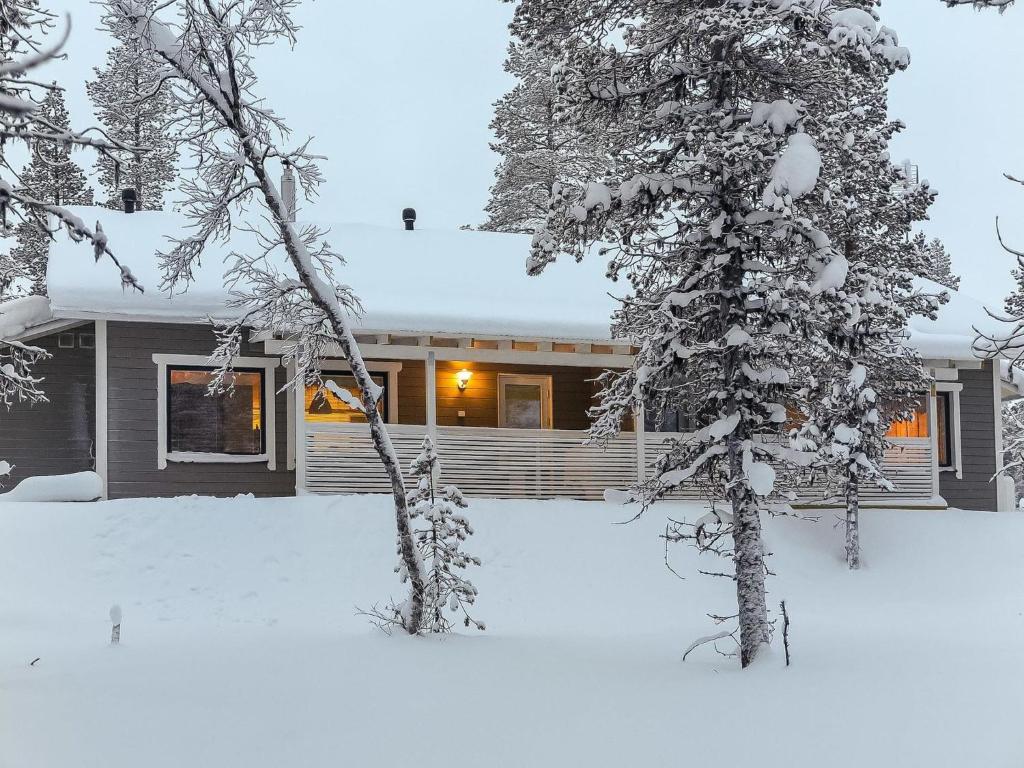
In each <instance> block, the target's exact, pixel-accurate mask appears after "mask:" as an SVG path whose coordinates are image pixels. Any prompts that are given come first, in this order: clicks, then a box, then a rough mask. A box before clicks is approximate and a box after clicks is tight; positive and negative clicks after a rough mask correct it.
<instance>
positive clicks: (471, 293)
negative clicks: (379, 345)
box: [47, 208, 625, 342]
mask: <svg viewBox="0 0 1024 768" xmlns="http://www.w3.org/2000/svg"><path fill="white" fill-rule="evenodd" d="M72 210H73V212H74V213H75V214H76V215H78V216H80V217H82V218H83V219H84V220H85V221H86V222H89V223H92V222H93V221H95V220H99V221H100V223H101V224H102V226H103V230H104V231H105V232H106V233H107V235H108V237H109V242H110V247H111V250H112V251H114V253H116V254H117V255H118V257H119V258H120V259H122V260H123V261H124V262H125V263H126V264H127V265H128V266H129V267H130V268H131V270H132V272H133V273H134V274H135V275H136V276H137V277H138V278H139V280H140V281H141V283H142V284H143V286H145V288H146V292H145V293H143V294H140V293H138V292H135V291H130V290H122V289H121V285H120V278H119V276H118V272H117V270H116V268H115V267H114V266H113V265H112V264H111V263H110V262H109V261H106V260H101V261H100V262H98V263H95V264H94V263H93V259H92V257H91V254H90V251H89V249H87V248H83V247H82V246H81V245H80V244H77V243H73V242H71V241H69V240H68V239H66V238H59V239H58V240H57V242H56V243H54V244H53V245H52V246H51V252H50V260H49V268H48V273H47V283H48V291H49V295H50V300H51V304H52V310H53V314H54V316H55V317H83V318H87V317H95V316H100V315H102V316H105V317H111V318H117V317H124V318H126V319H128V318H132V319H140V320H145V319H151V320H167V321H171V320H175V321H186V322H200V321H203V320H205V319H206V318H207V317H209V316H212V317H217V318H223V317H227V316H228V314H227V311H226V309H225V301H226V299H227V295H226V292H225V290H224V287H223V280H222V276H223V273H224V271H225V266H224V261H225V258H226V257H227V256H228V255H229V254H230V253H231V252H232V251H233V250H234V251H241V250H244V249H246V248H247V247H248V248H251V249H252V251H255V246H254V241H253V237H252V235H250V234H248V233H246V232H235V233H234V234H233V236H232V238H231V242H230V244H229V245H225V244H223V243H217V244H212V245H211V246H210V247H209V248H208V249H207V251H206V252H205V254H204V256H203V262H202V266H201V267H200V268H199V269H197V270H196V281H195V283H193V284H192V285H191V286H189V287H188V289H187V290H186V291H185V292H184V293H178V294H177V295H174V296H170V295H168V294H167V293H166V292H161V291H160V287H159V285H160V267H159V263H158V259H157V257H156V255H155V254H156V252H157V251H158V250H166V249H167V248H168V245H167V237H168V236H170V235H181V234H183V233H184V231H185V230H184V226H185V219H184V217H182V216H180V215H178V214H173V213H158V212H139V213H134V214H130V215H129V214H125V213H121V212H119V211H112V210H109V209H105V208H73V209H72ZM326 226H329V228H330V234H329V235H328V238H327V239H328V241H329V242H330V243H331V245H332V246H333V247H334V248H335V250H337V251H338V252H340V253H341V254H342V255H343V256H344V257H345V260H346V262H347V264H346V265H345V266H344V267H342V268H340V269H338V270H337V272H336V278H337V279H338V280H339V281H341V282H344V283H347V284H348V285H351V286H352V287H353V288H354V290H355V292H356V295H357V296H359V298H360V299H361V301H362V303H363V306H364V308H365V310H366V311H365V315H364V316H363V317H362V318H361V320H360V321H359V322H358V323H357V324H356V329H357V330H358V331H362V332H371V331H372V332H388V333H394V334H399V335H402V334H409V335H428V334H433V335H440V336H443V335H446V334H450V335H476V336H482V337H514V338H531V339H552V340H566V341H582V342H589V341H594V342H601V341H605V342H607V341H610V340H611V335H610V330H609V318H610V316H611V313H612V311H613V309H614V308H615V301H614V299H612V298H611V297H610V296H609V295H608V294H609V292H614V291H616V290H618V291H620V292H621V291H623V290H624V289H625V286H621V285H616V284H614V283H612V282H611V281H610V280H608V279H607V278H606V277H605V275H604V269H605V264H604V263H603V262H602V260H600V259H598V258H594V259H587V260H585V261H584V263H583V264H576V263H574V262H572V261H571V260H565V261H564V262H562V261H560V262H558V263H555V264H552V265H551V266H550V267H549V268H548V269H547V270H546V271H545V272H544V274H543V275H541V276H539V277H529V276H528V275H527V274H526V271H525V266H524V265H525V261H526V257H527V256H528V255H529V243H530V238H529V237H528V236H525V235H508V234H499V233H493V232H476V231H466V230H454V231H439V230H431V229H416V230H415V231H411V232H410V231H406V230H404V229H402V228H401V226H398V227H395V228H389V227H380V226H369V225H362V224H331V225H326Z"/></svg>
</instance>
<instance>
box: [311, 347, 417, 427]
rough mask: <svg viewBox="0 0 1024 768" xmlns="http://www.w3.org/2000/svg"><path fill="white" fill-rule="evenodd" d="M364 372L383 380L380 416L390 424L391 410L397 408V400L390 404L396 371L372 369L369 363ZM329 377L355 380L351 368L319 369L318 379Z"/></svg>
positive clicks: (371, 364)
mask: <svg viewBox="0 0 1024 768" xmlns="http://www.w3.org/2000/svg"><path fill="white" fill-rule="evenodd" d="M399 370H401V366H399ZM366 372H367V373H368V374H370V378H371V379H372V378H374V377H377V378H378V379H383V380H384V394H383V396H382V397H381V400H380V404H381V414H380V415H381V417H382V418H383V419H384V423H385V424H391V423H392V422H391V416H392V409H395V410H397V408H398V404H397V399H396V402H395V403H394V404H392V397H391V387H392V379H393V378H394V379H397V376H395V377H393V376H392V373H397V371H389V370H386V369H384V368H378V367H374V364H373V363H372V362H371V363H367V364H366ZM331 376H349V377H352V378H353V379H354V378H355V377H354V376H353V374H352V369H351V368H345V369H344V370H341V369H334V370H332V369H328V368H321V369H320V377H321V379H322V378H324V377H326V378H330V377H331ZM394 386H396V387H397V386H398V384H397V382H396V383H394ZM304 388H305V387H304ZM303 400H305V392H303ZM302 417H303V418H306V413H305V410H303V413H302ZM306 420H307V421H308V420H309V419H306ZM327 423H331V422H327ZM336 423H342V424H344V423H354V424H363V423H365V422H361V421H356V422H336Z"/></svg>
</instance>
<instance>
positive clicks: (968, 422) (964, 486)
mask: <svg viewBox="0 0 1024 768" xmlns="http://www.w3.org/2000/svg"><path fill="white" fill-rule="evenodd" d="M960 383H962V384H963V385H964V388H963V390H962V391H961V392H960V441H961V447H962V449H963V470H964V471H963V479H962V480H958V479H957V478H956V474H955V473H953V472H940V473H939V493H940V494H942V497H943V498H944V499H945V500H946V501H947V502H948V503H949V505H950V506H951V507H959V508H961V509H987V510H995V509H996V508H997V499H996V484H995V483H994V482H989V481H990V480H991V478H992V475H993V474H995V471H996V443H995V402H994V400H995V392H994V390H993V382H992V363H991V362H985V363H984V365H983V366H982V368H981V369H980V370H973V371H972V370H961V371H960Z"/></svg>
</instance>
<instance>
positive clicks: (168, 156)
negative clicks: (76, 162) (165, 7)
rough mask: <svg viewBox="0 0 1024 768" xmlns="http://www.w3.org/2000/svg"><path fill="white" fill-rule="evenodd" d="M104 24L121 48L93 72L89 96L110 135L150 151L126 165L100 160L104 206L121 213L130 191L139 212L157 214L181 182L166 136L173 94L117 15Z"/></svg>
mask: <svg viewBox="0 0 1024 768" xmlns="http://www.w3.org/2000/svg"><path fill="white" fill-rule="evenodd" d="M155 5H156V0H148V2H147V4H146V7H147V8H148V9H152V8H153V7H154V6H155ZM103 23H104V25H105V27H106V29H107V31H108V32H109V33H110V35H111V36H112V37H113V38H114V40H115V41H116V43H115V45H114V46H113V47H112V48H111V49H110V50H109V51H108V52H107V60H106V63H105V65H104V66H103V67H102V68H99V67H97V68H95V69H94V70H93V71H94V72H95V74H96V77H95V79H94V80H92V81H90V82H88V83H86V86H85V88H86V91H87V92H88V94H89V98H90V99H91V100H92V103H93V104H94V105H95V107H96V115H97V116H98V117H99V119H100V122H101V123H102V124H103V125H104V126H105V127H106V128H107V131H108V132H109V133H110V135H111V136H114V137H115V138H117V139H120V140H121V141H123V142H125V143H127V144H130V145H132V146H136V147H146V151H145V152H138V153H135V154H133V155H129V156H128V157H127V158H125V160H124V161H123V162H121V163H115V162H114V161H113V159H112V158H110V157H106V156H103V155H100V156H98V157H97V158H96V171H97V174H98V176H99V181H100V184H101V185H102V187H103V196H102V202H103V205H106V206H108V207H110V208H119V207H120V206H121V204H122V201H121V191H122V189H123V188H124V187H126V186H128V187H133V188H134V189H135V193H136V199H137V206H138V208H139V209H140V210H144V209H145V210H157V211H158V210H161V209H162V208H163V205H164V196H165V195H166V194H167V192H168V191H169V190H170V189H171V188H172V185H173V182H174V179H175V177H176V160H177V154H178V153H177V148H176V146H175V142H174V141H173V140H172V139H171V137H170V136H169V135H168V133H167V126H168V123H169V121H170V119H171V116H172V114H171V110H172V102H171V96H170V91H169V89H166V88H160V87H159V86H160V80H161V78H162V74H163V73H162V65H161V64H160V63H159V62H158V61H157V60H156V59H155V58H154V57H153V56H150V55H149V54H147V53H146V52H145V51H144V50H143V48H142V46H141V45H140V44H139V40H138V37H137V36H136V35H135V34H133V33H132V31H131V30H130V29H128V28H127V27H126V26H125V24H124V23H123V22H122V21H121V20H120V19H119V18H118V17H117V16H116V15H115V14H109V13H108V14H104V17H103Z"/></svg>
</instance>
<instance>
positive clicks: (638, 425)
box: [633, 404, 647, 483]
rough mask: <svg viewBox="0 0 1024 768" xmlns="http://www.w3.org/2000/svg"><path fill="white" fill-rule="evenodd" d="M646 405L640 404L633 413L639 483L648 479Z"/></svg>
mask: <svg viewBox="0 0 1024 768" xmlns="http://www.w3.org/2000/svg"><path fill="white" fill-rule="evenodd" d="M644 429H645V424H644V406H643V404H641V405H638V406H637V408H636V412H635V413H634V414H633V434H634V435H635V437H636V479H637V482H638V483H643V482H645V481H646V480H647V445H646V443H645V442H644V435H645V432H644Z"/></svg>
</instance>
